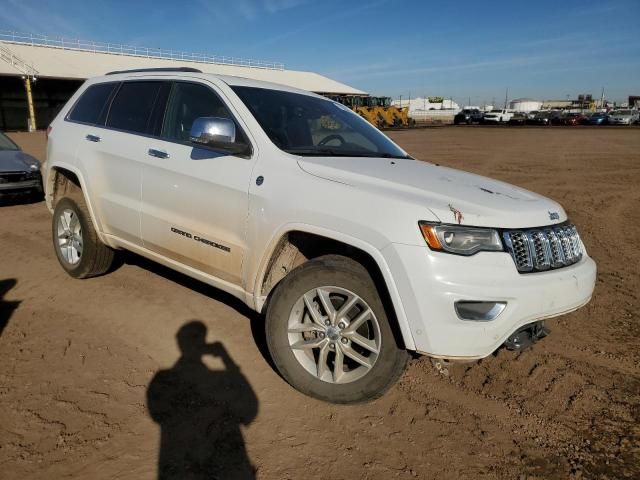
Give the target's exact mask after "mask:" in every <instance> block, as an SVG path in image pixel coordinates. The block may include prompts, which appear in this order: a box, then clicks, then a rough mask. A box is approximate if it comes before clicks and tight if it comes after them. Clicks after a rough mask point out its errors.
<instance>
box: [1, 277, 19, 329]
mask: <svg viewBox="0 0 640 480" xmlns="http://www.w3.org/2000/svg"><path fill="white" fill-rule="evenodd" d="M17 283H18V281H17V280H16V279H15V278H9V279H6V280H0V337H1V336H2V332H3V331H4V329H5V327H6V326H7V325H8V323H9V318H10V317H11V315H12V314H13V311H14V310H15V309H16V308H18V305H20V302H7V301H6V300H5V299H4V296H5V295H6V294H7V292H8V291H9V290H11V289H12V288H13V287H15V286H16V284H17Z"/></svg>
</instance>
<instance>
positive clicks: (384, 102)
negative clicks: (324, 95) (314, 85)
mask: <svg viewBox="0 0 640 480" xmlns="http://www.w3.org/2000/svg"><path fill="white" fill-rule="evenodd" d="M329 98H331V99H332V100H334V101H336V102H339V103H341V104H343V105H345V106H347V107H349V108H350V109H351V110H353V111H354V112H356V113H357V114H358V115H360V116H361V117H363V118H364V119H365V120H367V121H368V122H369V123H371V124H372V125H373V126H374V127H377V128H381V129H382V128H394V127H410V126H413V122H412V121H411V119H409V108H408V107H404V108H399V107H396V106H394V105H392V104H391V98H389V97H371V96H368V95H332V96H329Z"/></svg>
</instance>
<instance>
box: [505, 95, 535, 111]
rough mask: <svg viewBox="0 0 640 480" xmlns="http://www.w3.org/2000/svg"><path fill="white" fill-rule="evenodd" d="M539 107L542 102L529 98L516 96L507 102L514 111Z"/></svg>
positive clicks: (533, 109)
mask: <svg viewBox="0 0 640 480" xmlns="http://www.w3.org/2000/svg"><path fill="white" fill-rule="evenodd" d="M541 107H542V102H540V101H538V100H533V99H531V98H516V99H514V100H511V101H510V102H509V108H510V109H511V110H513V111H515V112H533V111H536V110H540V108H541Z"/></svg>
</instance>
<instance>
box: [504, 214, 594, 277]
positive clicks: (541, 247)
mask: <svg viewBox="0 0 640 480" xmlns="http://www.w3.org/2000/svg"><path fill="white" fill-rule="evenodd" d="M503 238H504V243H505V244H506V246H507V250H508V251H509V253H510V254H511V257H512V258H513V261H514V262H515V264H516V268H517V269H518V271H519V272H533V271H544V270H549V269H553V268H561V267H566V266H567V265H572V264H574V263H576V262H578V261H580V259H581V258H582V242H581V241H580V236H579V235H578V231H577V230H576V227H575V225H571V224H567V225H559V226H557V227H547V228H540V229H532V230H511V231H507V232H504V233H503Z"/></svg>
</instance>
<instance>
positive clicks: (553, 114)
mask: <svg viewBox="0 0 640 480" xmlns="http://www.w3.org/2000/svg"><path fill="white" fill-rule="evenodd" d="M561 119H562V112H560V111H559V110H547V111H544V112H538V113H537V114H536V115H535V117H533V119H531V120H529V123H530V124H531V125H559V124H560V123H561V122H562V120H561Z"/></svg>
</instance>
